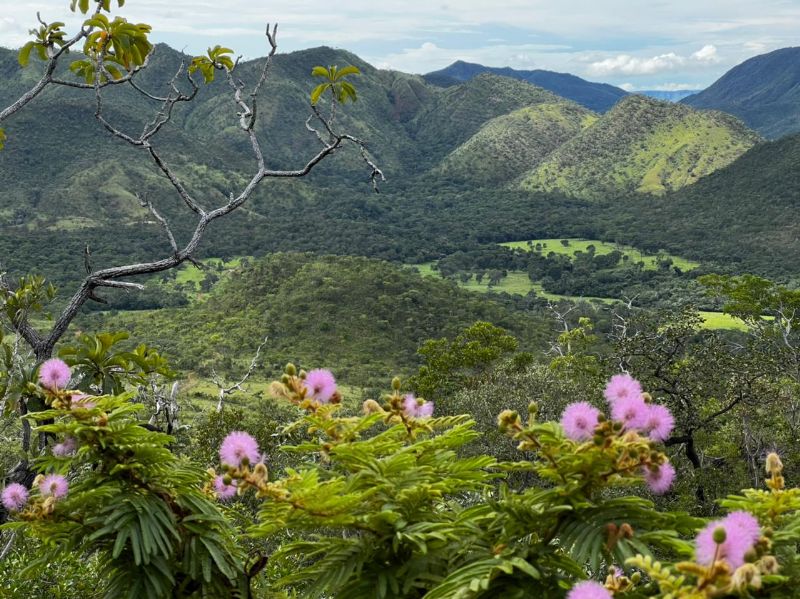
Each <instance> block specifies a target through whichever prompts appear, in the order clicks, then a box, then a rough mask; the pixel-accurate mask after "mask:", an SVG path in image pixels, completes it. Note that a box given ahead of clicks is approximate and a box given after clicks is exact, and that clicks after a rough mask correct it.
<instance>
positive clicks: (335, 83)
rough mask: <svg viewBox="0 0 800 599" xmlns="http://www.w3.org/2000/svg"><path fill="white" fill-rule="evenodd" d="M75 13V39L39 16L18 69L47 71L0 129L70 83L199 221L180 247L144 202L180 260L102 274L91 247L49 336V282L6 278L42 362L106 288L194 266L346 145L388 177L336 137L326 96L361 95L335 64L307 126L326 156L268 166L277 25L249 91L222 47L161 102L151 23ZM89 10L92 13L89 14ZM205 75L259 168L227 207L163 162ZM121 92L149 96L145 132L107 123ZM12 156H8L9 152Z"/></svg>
mask: <svg viewBox="0 0 800 599" xmlns="http://www.w3.org/2000/svg"><path fill="white" fill-rule="evenodd" d="M117 3H118V4H119V6H120V7H121V6H122V5H123V0H117ZM71 8H72V10H73V11H74V10H75V9H76V8H77V9H78V10H79V11H80V12H81V13H83V14H86V15H87V17H88V18H87V19H86V20H85V21H84V23H83V26H82V27H81V29H80V31H78V32H77V33H76V34H75V35H73V36H71V37H68V36H67V33H66V31H64V24H63V23H61V22H52V23H47V22H45V21H43V20H42V19H41V18H40V19H39V21H40V23H41V27H40V28H39V29H38V30H36V31H34V35H35V38H34V40H32V41H31V42H28V43H27V44H26V45H25V46H23V48H22V50H21V51H20V54H19V61H20V64H22V65H27V64H28V62H29V61H30V58H31V55H32V54H34V55H35V56H36V57H38V58H39V59H41V60H42V61H43V62H44V71H43V74H42V76H41V78H40V79H39V81H38V82H37V83H36V84H35V85H34V86H33V87H32V88H31V89H29V90H28V91H27V92H25V93H24V94H23V95H22V96H20V97H19V98H18V99H17V100H16V101H15V102H13V103H12V104H11V105H9V106H8V107H6V108H5V109H3V110H2V111H0V124H2V123H3V122H4V121H6V120H8V119H9V118H10V117H12V116H13V115H14V114H16V113H17V112H19V111H20V110H22V109H23V108H24V107H25V106H26V105H27V104H29V103H30V102H32V101H33V100H34V99H35V98H36V97H37V96H38V95H39V94H40V93H41V92H42V91H44V90H45V89H46V88H48V87H52V86H69V87H73V88H80V89H85V90H87V91H88V92H90V93H91V94H92V96H93V99H94V103H95V107H96V108H95V118H96V119H97V121H98V122H99V123H100V125H102V127H103V128H104V129H105V130H106V131H108V133H109V134H110V135H111V136H113V137H114V138H116V139H119V140H120V141H122V142H124V143H127V144H128V145H130V146H131V147H132V148H134V149H135V150H139V151H142V152H145V153H146V154H147V155H148V156H149V157H150V159H151V160H152V164H153V166H154V167H155V169H156V170H157V171H158V172H160V173H161V174H162V175H163V176H164V177H166V179H167V180H168V181H169V182H170V184H171V186H172V187H173V190H174V192H175V193H176V195H177V196H178V197H179V198H180V200H181V201H182V203H183V204H184V205H185V207H186V208H187V210H188V211H189V212H191V213H193V214H194V216H195V218H196V225H195V228H194V231H193V232H192V234H191V236H190V238H189V240H188V241H187V242H185V243H183V244H179V243H178V240H177V239H176V237H175V235H174V234H173V231H172V229H171V227H170V224H169V222H168V221H167V220H166V219H165V218H164V217H163V216H162V214H161V212H160V211H159V209H158V207H157V206H156V205H154V203H152V202H151V201H150V200H148V199H146V198H144V197H140V201H141V203H142V206H143V207H145V208H147V209H148V210H149V211H150V212H151V214H152V216H153V218H154V219H155V220H157V221H158V222H159V223H160V224H161V226H162V227H163V229H164V234H165V235H166V237H167V239H168V241H169V244H170V247H171V248H172V253H171V254H170V255H168V256H163V257H161V258H155V259H153V260H151V261H149V262H143V263H137V264H126V265H121V266H113V267H110V268H94V266H93V265H92V262H91V254H90V253H89V251H88V246H87V252H86V256H85V264H86V272H87V275H86V277H85V278H84V280H83V282H82V284H81V285H80V286H79V288H78V289H77V290H76V291H75V292H74V293H73V295H72V297H71V299H70V300H69V302H68V303H67V305H66V307H65V308H64V309H63V311H62V312H61V314H60V315H59V316H58V317H57V318H56V319H55V322H54V323H53V325H52V327H51V328H50V329H49V330H48V331H44V332H41V331H39V330H37V329H36V328H35V327H34V326H33V325H32V324H31V322H30V314H31V312H32V311H33V310H35V309H36V308H37V306H38V305H40V304H41V300H42V298H43V296H44V295H45V294H46V293H48V291H47V290H46V289H45V287H44V282H43V281H42V282H39V281H34V280H26V281H21V282H20V285H18V287H17V288H16V289H12V288H11V285H10V284H9V283H8V282H7V281H5V280H2V281H0V292H2V296H3V308H4V312H5V314H6V316H7V317H8V320H9V323H10V325H11V326H12V327H13V329H14V330H15V331H16V332H17V333H18V334H20V335H21V336H22V337H23V338H24V339H25V341H26V342H27V343H28V344H29V345H30V347H31V348H32V349H33V351H34V353H35V357H36V359H37V360H38V361H40V362H41V361H43V360H45V359H47V358H48V357H50V355H51V354H52V351H53V348H54V346H55V344H56V343H57V342H58V340H59V339H60V338H61V337H62V335H63V334H64V333H65V332H66V330H67V328H68V327H69V325H70V323H71V322H72V320H73V319H74V318H75V316H76V315H77V314H78V312H79V311H80V310H81V308H82V307H83V305H84V304H85V303H86V302H88V301H96V302H103V299H102V298H101V297H100V296H98V295H97V291H98V290H99V289H101V288H104V287H106V288H118V289H125V290H140V289H142V285H141V284H139V283H135V282H131V281H130V280H129V279H130V278H131V277H134V276H137V275H145V274H151V273H156V272H162V271H165V270H169V269H171V268H175V267H176V266H179V265H180V264H182V263H184V262H187V261H189V262H193V261H194V258H193V255H194V253H195V252H196V251H197V249H198V247H199V246H200V243H201V241H202V239H203V236H204V235H205V233H206V231H207V229H208V228H209V226H210V225H211V224H212V223H213V222H214V221H215V220H217V219H220V218H223V217H225V216H227V215H228V214H230V213H231V212H233V211H235V210H237V209H238V208H240V207H241V206H242V205H243V204H244V203H245V202H247V200H248V198H249V197H250V195H251V194H252V192H253V190H254V189H255V188H256V187H257V186H258V185H259V184H260V183H262V182H263V181H264V180H265V179H281V178H297V177H304V176H306V175H308V174H309V173H310V172H311V171H312V170H313V169H314V168H315V167H316V166H317V165H318V164H319V163H320V162H322V161H323V160H325V159H326V158H328V157H329V156H331V155H332V154H333V153H335V152H336V150H338V149H339V148H341V147H342V146H343V145H345V144H354V145H355V146H356V147H358V148H359V150H360V152H361V156H362V158H363V160H364V162H365V163H366V164H367V165H368V167H369V169H370V177H371V181H372V183H373V185H374V187H375V189H376V191H377V189H378V188H377V184H378V181H380V180H383V178H384V177H383V173H382V172H381V170H380V169H379V168H378V167H377V166H376V165H375V163H374V162H373V161H372V160H371V158H370V157H369V155H368V154H367V150H366V146H365V144H364V142H363V141H361V140H360V139H358V138H356V137H354V136H352V135H350V134H348V133H346V132H340V131H338V130H336V129H335V128H334V123H333V120H332V117H333V112H331V117H325V116H323V115H322V113H321V111H320V110H319V107H318V102H319V100H320V96H321V93H322V92H323V91H325V89H330V90H331V92H332V93H331V96H330V100H329V101H330V103H331V107H332V109H333V108H335V106H336V105H337V104H338V103H343V102H345V101H347V100H353V101H354V100H355V99H356V94H355V88H353V86H352V84H350V83H349V82H346V81H343V79H342V78H343V77H344V76H347V75H354V74H357V72H358V70H357V69H353V68H349V67H345V68H343V69H340V70H338V71H337V69H336V67H329V68H328V69H324V68H322V67H317V68H315V69H314V73H315V74H317V75H320V74H321V73H322V71H325V72H326V73H328V74H329V75H330V77H329V79H330V81H328V82H326V83H324V84H322V85H323V86H327V87H325V88H324V89H322V90H321V91H320V88H319V87H318V88H317V89H316V90H315V91H314V97H312V102H311V104H310V109H311V115H310V116H309V118H308V119H307V121H306V128H307V129H308V131H309V132H310V133H311V134H313V135H314V136H315V137H316V138H317V140H318V141H319V143H320V146H321V149H320V150H319V151H318V152H316V153H315V154H314V155H313V156H311V157H310V158H309V159H308V161H307V162H306V163H305V164H304V165H302V166H300V167H299V168H297V169H294V170H272V169H269V168H268V167H267V165H266V162H265V158H264V151H263V149H262V144H261V140H260V139H259V138H258V136H257V135H256V132H255V124H256V120H257V118H258V101H259V96H260V94H261V92H262V88H263V86H264V85H265V84H266V83H267V81H268V78H269V77H268V76H269V72H270V67H271V64H272V59H273V57H274V55H275V53H276V52H277V48H278V46H277V25H275V26H273V27H272V28H270V27H269V26H267V29H266V38H267V42H268V44H269V48H270V51H269V54H268V55H267V57H266V58H265V59H264V64H263V68H262V69H261V72H260V76H259V78H258V79H257V80H256V81H255V82H252V85H251V86H250V87H248V86H247V85H246V84H245V83H244V82H243V81H241V80H239V79H238V78H237V77H236V68H237V65H238V59H236V60H234V59H233V57H232V55H233V51H232V50H230V49H229V48H225V47H222V46H215V47H214V48H209V50H208V52H207V54H206V55H204V56H197V57H195V58H193V60H192V61H191V63H190V64H189V65H186V64H184V63H182V64H181V65H180V68H179V69H178V71H177V72H176V73H175V75H174V77H173V78H172V79H171V80H170V81H169V82H168V85H169V92H168V93H167V94H166V95H165V96H158V95H155V94H153V93H150V92H148V91H146V90H145V89H143V88H142V87H140V86H139V84H138V83H137V79H138V78H139V75H140V73H142V72H143V71H145V70H146V69H147V67H148V63H149V61H150V59H151V57H152V56H153V53H154V51H155V49H154V46H153V45H152V43H151V42H150V41H149V38H148V36H149V34H150V30H151V28H150V26H149V25H147V24H144V23H138V24H133V23H129V22H128V21H127V20H126V19H124V18H122V17H119V16H117V17H115V18H114V20H110V19H109V16H108V13H110V9H111V0H95V1H93V2H90V1H89V0H73V2H72V6H71ZM90 9H92V10H91V12H90ZM81 42H83V48H82V51H83V54H84V56H85V57H84V58H82V59H80V60H76V61H74V62H72V63H71V64H70V65H69V69H70V71H72V73H73V74H75V75H77V76H78V77H79V78H80V80H78V81H76V80H65V79H61V78H60V77H59V76H58V75H57V74H56V73H57V67H58V66H59V64H61V62H63V61H64V60H66V58H67V56H68V52H69V50H70V49H71V48H73V47H76V46H77V45H78V44H80V43H81ZM319 69H321V70H319ZM197 72H199V73H200V74H202V76H203V79H204V81H205V82H206V83H209V82H211V81H213V80H214V78H215V76H216V75H217V74H218V73H221V74H222V75H223V76H224V77H225V79H226V80H227V82H228V84H229V86H230V88H231V95H232V97H233V100H234V102H235V104H236V107H237V116H238V128H239V130H240V132H241V134H242V135H244V136H245V137H246V138H247V140H248V142H249V145H250V147H251V149H252V152H253V156H254V158H255V160H256V164H257V168H256V170H255V172H254V173H253V174H252V175H251V177H250V179H249V180H248V181H247V183H246V184H245V185H244V187H243V188H242V189H241V190H240V191H239V192H238V193H231V195H230V198H229V199H228V201H227V202H225V203H224V204H222V205H219V206H205V205H203V204H202V203H201V202H200V201H199V200H198V199H197V198H196V197H194V196H193V195H192V194H191V193H190V192H189V190H188V189H187V186H186V185H184V184H183V183H182V182H181V180H180V179H179V178H178V176H177V175H176V174H175V172H174V170H173V168H172V167H171V166H170V163H169V160H168V159H167V158H166V157H165V156H163V155H162V152H161V150H160V149H159V145H158V143H157V139H158V138H159V135H160V134H162V132H163V131H164V126H165V125H166V124H167V123H168V122H169V121H170V120H171V118H172V115H173V111H174V109H175V107H176V106H178V105H179V104H181V103H184V102H191V101H192V100H193V99H194V98H195V96H196V94H197V92H198V89H199V86H198V83H197V82H196V81H195V79H194V77H193V75H194V74H195V73H197ZM116 85H130V86H131V87H132V88H133V89H135V90H136V91H137V92H139V93H140V94H141V95H142V96H144V97H145V98H147V99H148V100H149V101H152V102H153V104H154V106H155V109H154V111H153V118H152V120H151V121H150V122H149V123H148V124H147V125H146V126H145V127H144V129H143V131H142V132H141V133H140V134H135V133H130V132H126V131H123V130H122V129H120V128H118V127H117V126H115V125H114V124H113V123H111V122H110V121H109V120H107V118H106V116H105V104H104V96H103V91H104V90H105V89H106V88H108V87H110V86H116ZM2 139H3V140H5V139H6V137H5V133H3V137H2ZM6 151H9V150H8V149H6Z"/></svg>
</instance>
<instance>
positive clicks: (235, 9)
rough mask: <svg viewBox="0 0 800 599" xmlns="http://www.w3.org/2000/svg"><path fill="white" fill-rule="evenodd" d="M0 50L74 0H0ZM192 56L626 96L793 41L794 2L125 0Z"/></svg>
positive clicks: (135, 15)
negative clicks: (514, 73) (305, 52)
mask: <svg viewBox="0 0 800 599" xmlns="http://www.w3.org/2000/svg"><path fill="white" fill-rule="evenodd" d="M0 9H2V10H0V45H2V46H6V47H18V46H19V45H21V43H23V42H24V41H25V40H26V39H27V34H26V32H27V30H28V29H29V28H31V27H33V26H34V25H35V24H36V19H35V13H36V11H37V10H38V11H41V13H42V17H43V18H45V20H48V21H52V20H66V21H67V22H68V23H69V24H70V25H74V24H75V23H76V22H77V21H76V19H75V18H74V17H73V18H65V17H67V16H68V15H70V13H69V0H22V1H20V0H14V1H11V0H0ZM116 12H117V13H118V14H121V15H123V16H125V17H127V18H128V19H129V20H136V21H144V22H147V23H150V24H151V25H153V31H154V35H153V38H154V39H155V40H156V41H163V42H167V43H168V44H170V45H171V46H173V47H176V48H178V49H185V50H186V51H187V52H190V53H200V52H202V51H204V50H205V48H206V47H207V46H209V45H214V44H217V43H221V44H224V45H228V46H230V47H233V48H234V49H236V51H237V52H238V53H241V54H243V55H244V56H245V57H248V58H254V57H257V56H261V55H263V54H264V53H265V44H264V39H263V35H262V32H263V28H264V25H265V24H266V23H267V22H268V21H269V22H276V21H277V22H278V23H280V27H279V42H280V49H281V51H284V52H285V51H291V50H297V49H301V48H308V47H312V46H319V45H323V44H325V45H329V46H335V47H339V48H345V49H348V50H350V51H352V52H355V53H356V54H358V55H359V56H361V57H362V58H364V59H365V60H367V61H368V62H370V63H372V64H374V65H376V66H379V67H382V68H393V69H398V70H401V71H407V72H413V73H426V72H429V71H433V70H436V69H440V68H443V67H445V66H447V65H448V64H450V63H452V62H453V61H455V60H458V59H462V60H467V61H471V62H479V63H481V64H485V65H491V66H511V67H514V68H518V69H549V70H554V71H562V72H570V73H574V74H576V75H579V76H581V77H584V78H587V79H590V80H594V81H605V82H608V83H612V84H614V85H619V86H623V87H625V88H627V89H682V88H683V89H686V88H702V87H705V86H707V85H709V84H710V83H712V82H713V81H714V80H715V79H717V78H718V77H719V76H720V75H722V74H723V73H724V72H725V71H727V70H728V69H729V68H731V67H732V66H734V65H736V64H738V63H740V62H741V61H742V60H744V59H746V58H749V57H751V56H755V55H756V54H762V53H764V52H768V51H770V50H775V49H777V48H783V47H786V46H796V45H800V0H669V1H665V0H403V1H396V2H383V1H381V0H337V1H330V0H324V1H323V0H213V1H211V0H127V2H126V5H125V7H124V8H123V9H121V10H117V11H116Z"/></svg>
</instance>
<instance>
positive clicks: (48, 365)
mask: <svg viewBox="0 0 800 599" xmlns="http://www.w3.org/2000/svg"><path fill="white" fill-rule="evenodd" d="M71 376H72V371H71V370H70V369H69V366H67V363H66V362H64V361H63V360H59V359H58V358H53V359H52V360H47V362H44V363H43V364H42V365H41V366H39V382H40V383H41V384H42V386H43V387H47V388H48V389H53V390H55V389H64V388H66V386H67V383H69V379H70V377H71Z"/></svg>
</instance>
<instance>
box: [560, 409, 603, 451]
mask: <svg viewBox="0 0 800 599" xmlns="http://www.w3.org/2000/svg"><path fill="white" fill-rule="evenodd" d="M599 416H600V410H598V409H597V408H595V407H594V406H593V405H592V404H590V403H589V402H586V401H578V402H575V403H571V404H569V405H568V406H567V407H566V408H565V409H564V413H563V414H562V415H561V426H562V428H563V429H564V432H565V433H566V435H567V437H569V438H570V439H572V440H573V441H586V440H588V439H591V438H592V435H593V434H594V429H595V427H596V426H597V419H598V417H599Z"/></svg>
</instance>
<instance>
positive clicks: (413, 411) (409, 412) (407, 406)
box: [403, 393, 433, 418]
mask: <svg viewBox="0 0 800 599" xmlns="http://www.w3.org/2000/svg"><path fill="white" fill-rule="evenodd" d="M403 411H404V412H405V413H406V416H408V417H409V418H430V417H431V416H433V402H432V401H420V400H419V399H417V398H416V397H414V394H413V393H409V394H408V395H406V396H405V397H404V398H403Z"/></svg>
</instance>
